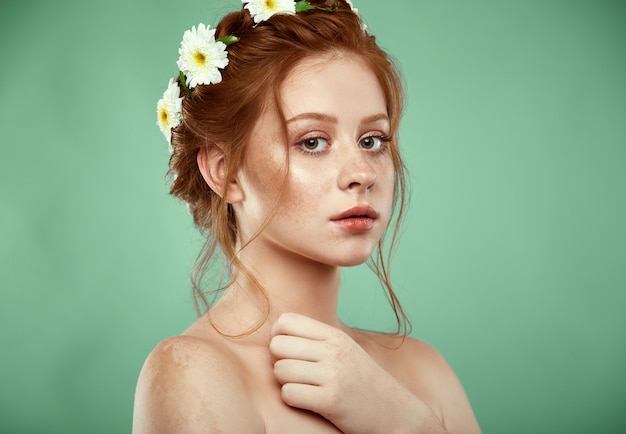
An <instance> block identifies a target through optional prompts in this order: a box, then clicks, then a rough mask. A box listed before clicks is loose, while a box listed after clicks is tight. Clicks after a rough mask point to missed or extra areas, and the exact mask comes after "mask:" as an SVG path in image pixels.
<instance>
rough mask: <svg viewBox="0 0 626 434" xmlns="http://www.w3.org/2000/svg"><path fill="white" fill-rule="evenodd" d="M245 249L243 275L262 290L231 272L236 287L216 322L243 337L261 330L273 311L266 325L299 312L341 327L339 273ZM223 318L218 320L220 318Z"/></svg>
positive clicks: (217, 308)
mask: <svg viewBox="0 0 626 434" xmlns="http://www.w3.org/2000/svg"><path fill="white" fill-rule="evenodd" d="M249 247H251V246H248V247H247V248H246V249H244V250H243V251H242V252H241V253H240V255H239V256H238V259H239V260H240V261H241V263H242V266H243V267H244V270H245V271H247V272H249V273H251V275H252V276H253V277H254V278H255V279H256V280H257V281H258V284H260V285H261V287H262V289H263V291H264V292H265V294H266V295H267V299H265V298H264V297H263V296H262V295H261V294H260V293H259V290H258V287H257V286H256V285H255V283H253V281H252V280H251V279H249V278H248V276H246V272H245V271H244V270H242V269H237V268H235V269H233V270H232V279H231V281H232V284H231V285H230V286H229V288H228V289H227V290H226V291H225V293H224V294H223V296H222V297H221V298H220V301H219V302H218V303H217V304H216V305H215V306H214V308H213V309H212V314H211V315H212V319H213V321H214V322H215V323H216V325H217V326H218V327H220V328H226V329H227V330H225V331H226V333H228V334H231V333H229V332H230V331H231V330H230V329H231V328H233V329H238V330H237V331H235V330H232V331H233V332H234V333H233V334H239V333H243V332H245V331H246V330H249V329H250V328H251V327H253V326H254V325H256V324H258V323H259V321H260V320H262V319H263V317H264V316H265V312H267V311H266V309H267V308H269V317H268V321H266V324H267V325H271V324H272V323H273V322H274V321H275V320H276V318H278V316H280V314H282V313H284V312H295V313H299V314H302V315H306V316H308V317H310V318H313V319H316V320H318V321H321V322H324V323H326V324H329V325H332V326H334V327H342V324H341V322H340V321H339V318H338V317H337V302H338V297H339V285H340V269H339V267H336V266H331V265H326V264H321V263H318V262H315V261H312V260H309V259H307V258H303V257H297V256H294V255H288V254H284V255H282V256H281V255H280V254H276V252H272V254H270V253H269V252H259V251H255V249H249V250H248V248H249ZM218 316H219V317H218Z"/></svg>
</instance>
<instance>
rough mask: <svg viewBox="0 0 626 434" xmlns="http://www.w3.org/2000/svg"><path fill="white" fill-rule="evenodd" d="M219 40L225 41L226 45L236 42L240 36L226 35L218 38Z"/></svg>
mask: <svg viewBox="0 0 626 434" xmlns="http://www.w3.org/2000/svg"><path fill="white" fill-rule="evenodd" d="M217 41H218V42H223V43H224V44H226V45H230V44H234V43H235V42H239V38H238V37H237V36H235V35H226V36H222V37H221V38H218V39H217Z"/></svg>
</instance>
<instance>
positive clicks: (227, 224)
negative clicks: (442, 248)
mask: <svg viewBox="0 0 626 434" xmlns="http://www.w3.org/2000/svg"><path fill="white" fill-rule="evenodd" d="M309 3H310V4H311V5H312V6H316V7H323V8H332V9H334V10H333V11H332V12H328V11H323V10H319V9H313V10H310V11H307V12H300V13H297V14H295V15H287V14H276V15H273V16H272V17H271V18H270V19H268V20H266V21H263V22H261V23H259V24H256V25H255V23H254V21H253V19H252V17H251V15H250V13H249V12H248V10H247V9H244V8H243V7H242V8H241V10H240V11H238V12H232V13H230V14H228V15H226V16H225V17H223V18H222V20H221V21H220V23H219V24H218V25H217V27H216V34H215V38H216V39H217V38H221V37H224V36H227V35H234V36H237V37H238V38H239V41H238V42H237V43H235V44H232V45H229V46H228V48H227V51H228V60H229V63H228V65H227V66H226V67H225V68H224V69H223V70H222V71H221V73H222V81H221V82H220V83H218V84H211V85H198V86H196V87H195V88H194V89H193V91H192V92H191V95H184V91H183V89H182V87H181V95H184V99H183V102H182V109H183V120H182V122H181V124H180V125H178V126H177V127H176V128H174V129H173V130H172V138H171V145H172V148H173V153H172V156H171V157H170V162H169V171H168V174H169V175H172V177H173V179H174V180H173V183H172V185H171V188H170V193H171V194H173V195H174V196H176V197H178V198H180V199H181V200H183V201H185V202H186V203H187V204H188V207H189V210H190V213H191V214H192V216H193V220H194V223H195V225H196V227H198V229H199V230H200V231H201V233H202V234H203V235H204V236H205V237H206V242H205V247H204V248H203V250H202V252H201V253H200V254H199V256H198V259H197V260H196V265H195V268H194V273H193V276H192V285H193V290H194V296H195V297H194V300H195V305H196V308H197V310H198V312H199V313H200V312H201V311H202V310H204V309H201V308H200V306H199V303H202V304H203V308H208V307H209V306H210V304H211V303H210V302H208V301H207V299H206V297H205V295H206V294H205V292H204V291H203V290H202V289H201V288H200V286H201V281H202V278H203V277H204V275H205V273H206V271H207V268H208V267H209V264H210V263H211V261H212V259H214V257H215V256H216V255H215V253H216V250H221V251H222V253H223V254H224V256H225V259H226V260H227V261H228V262H229V263H230V264H232V265H235V266H237V267H238V268H240V267H241V264H240V263H239V261H238V260H237V257H236V253H237V252H236V251H235V245H236V240H237V222H236V221H235V215H234V213H233V211H232V208H231V207H230V205H229V204H228V203H227V202H226V201H225V200H223V199H222V197H223V196H224V194H223V192H214V191H212V190H211V189H210V188H209V186H208V185H207V183H206V182H205V180H204V178H203V177H202V174H201V173H200V170H199V168H198V163H197V156H198V151H199V150H200V149H201V148H203V147H211V146H215V144H216V143H221V144H223V145H224V146H223V148H224V149H222V151H223V152H224V164H225V177H226V178H225V179H230V178H232V177H233V176H234V175H235V173H236V171H237V169H238V168H239V167H240V166H241V164H242V162H243V160H244V154H245V152H246V146H247V143H248V139H249V137H250V135H251V132H252V130H253V128H254V126H255V123H256V121H257V119H258V118H259V117H260V115H261V113H262V111H263V109H264V108H265V107H266V106H267V105H268V103H271V102H274V103H276V104H277V107H280V104H279V101H278V100H277V98H278V96H279V95H278V92H277V91H278V89H279V87H280V85H281V84H282V82H283V81H284V79H285V78H286V77H287V75H288V73H289V71H290V70H291V69H292V68H293V67H294V66H295V65H296V64H297V63H299V62H300V61H302V60H303V59H305V58H307V57H310V56H319V55H324V54H333V53H337V54H347V55H351V56H355V57H357V58H358V59H360V60H361V61H362V62H364V64H365V65H366V66H368V67H369V68H371V70H372V71H373V72H374V74H375V75H376V77H377V79H378V81H379V83H380V85H381V88H382V90H383V94H384V96H385V100H386V103H387V114H388V115H389V119H390V122H391V130H390V136H391V137H392V138H393V140H392V142H391V144H390V145H391V155H392V158H393V164H394V168H395V180H396V181H395V189H394V206H395V207H396V212H395V215H396V223H395V226H394V231H393V237H392V243H391V246H392V248H391V249H390V250H389V252H390V253H391V250H393V245H394V242H395V238H396V234H397V231H398V227H399V221H400V219H401V217H402V214H403V212H402V211H403V209H404V207H405V190H406V182H405V171H406V170H405V167H404V164H403V162H402V159H401V157H400V153H399V150H398V145H397V136H398V126H399V121H400V117H401V114H402V108H403V90H402V82H401V79H400V75H399V73H398V71H397V69H396V67H395V65H394V63H393V62H392V60H391V59H390V57H389V56H388V55H387V53H385V52H384V51H383V50H382V49H381V48H380V47H379V46H378V45H377V44H376V40H375V37H374V36H372V35H370V34H368V33H367V32H366V31H365V30H364V29H363V27H362V26H363V24H362V21H361V19H360V17H359V16H358V14H357V13H356V12H355V11H353V10H352V8H351V7H350V5H349V4H348V3H347V2H345V1H343V0H309ZM179 84H180V83H179ZM272 98H274V100H272ZM382 247H383V241H382V240H381V241H380V242H379V244H378V248H377V252H376V254H375V255H373V257H372V258H371V259H370V260H369V261H368V265H369V266H370V268H371V269H372V270H373V271H374V272H375V274H376V275H377V276H378V278H379V279H380V281H381V283H382V284H383V285H384V287H385V288H386V290H387V296H388V299H389V301H390V303H391V305H392V308H393V310H394V313H395V316H396V319H397V324H398V330H397V331H398V333H400V332H404V333H407V332H408V330H407V329H408V327H409V326H410V324H409V322H408V319H407V317H406V315H405V313H404V310H403V309H402V306H401V305H400V303H399V301H398V299H397V298H396V295H395V293H394V292H393V290H392V288H391V284H390V280H389V276H388V272H387V267H386V265H385V257H384V255H383V248H382ZM386 259H387V260H388V259H389V258H386ZM243 272H244V273H245V274H246V275H247V276H248V277H249V278H250V279H251V280H252V281H253V283H255V286H257V289H258V290H259V292H260V294H261V295H262V296H263V297H265V298H266V295H265V293H264V291H263V288H262V287H261V286H260V285H259V284H258V282H257V281H256V279H255V278H254V276H251V275H250V273H248V272H247V271H246V270H245V269H244V270H243ZM211 292H213V291H211ZM213 293H214V292H213Z"/></svg>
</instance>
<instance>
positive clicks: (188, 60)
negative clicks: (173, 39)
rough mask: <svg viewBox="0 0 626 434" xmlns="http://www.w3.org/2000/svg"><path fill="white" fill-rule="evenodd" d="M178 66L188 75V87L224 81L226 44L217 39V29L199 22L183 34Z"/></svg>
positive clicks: (226, 61) (226, 59)
mask: <svg viewBox="0 0 626 434" xmlns="http://www.w3.org/2000/svg"><path fill="white" fill-rule="evenodd" d="M178 54H180V57H179V58H178V62H176V63H177V64H178V68H179V69H180V70H181V71H182V72H183V74H185V76H186V77H187V87H189V89H192V88H194V87H195V86H196V85H198V84H211V83H219V82H220V81H222V74H221V73H220V68H224V67H225V66H226V65H228V57H227V54H228V53H227V52H226V44H224V43H223V42H220V41H215V29H210V27H209V26H206V27H205V26H204V24H198V29H197V30H196V27H195V26H194V27H192V28H191V30H187V31H186V32H185V34H184V35H183V42H182V43H181V45H180V48H179V49H178Z"/></svg>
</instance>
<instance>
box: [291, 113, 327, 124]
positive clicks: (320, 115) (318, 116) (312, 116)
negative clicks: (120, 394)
mask: <svg viewBox="0 0 626 434" xmlns="http://www.w3.org/2000/svg"><path fill="white" fill-rule="evenodd" d="M303 119H313V120H316V121H325V122H332V123H335V124H336V123H337V118H336V117H334V116H330V115H327V114H324V113H316V112H310V113H300V114H299V115H296V116H294V117H292V118H291V119H287V123H288V124H290V123H293V122H298V121H300V120H303Z"/></svg>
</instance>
